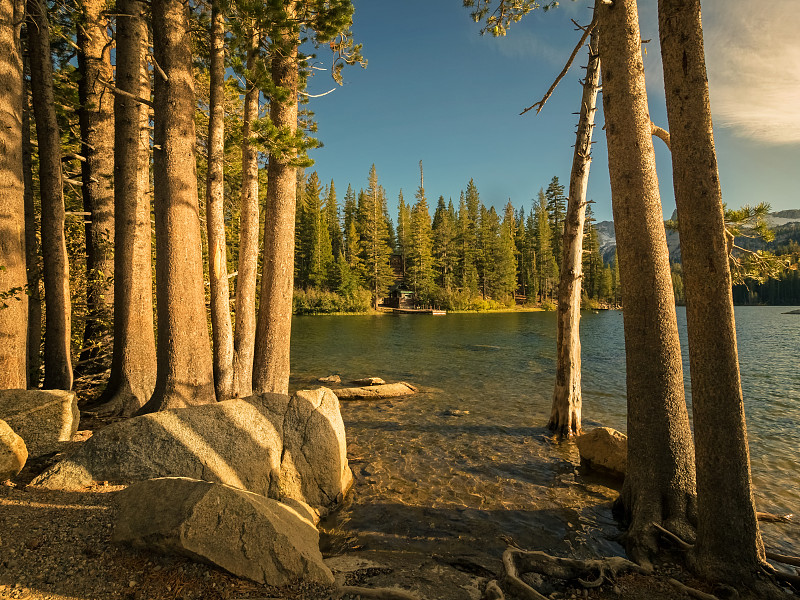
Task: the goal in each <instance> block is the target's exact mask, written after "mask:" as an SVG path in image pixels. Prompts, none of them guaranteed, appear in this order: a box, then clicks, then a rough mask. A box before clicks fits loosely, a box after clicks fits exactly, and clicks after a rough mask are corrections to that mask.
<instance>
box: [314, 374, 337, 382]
mask: <svg viewBox="0 0 800 600" xmlns="http://www.w3.org/2000/svg"><path fill="white" fill-rule="evenodd" d="M317 381H319V382H320V383H342V378H341V377H339V376H338V375H328V376H327V377H320V378H319V379H317Z"/></svg>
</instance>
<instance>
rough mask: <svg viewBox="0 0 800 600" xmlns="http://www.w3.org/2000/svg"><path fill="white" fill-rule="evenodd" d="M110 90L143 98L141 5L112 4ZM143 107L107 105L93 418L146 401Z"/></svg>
mask: <svg viewBox="0 0 800 600" xmlns="http://www.w3.org/2000/svg"><path fill="white" fill-rule="evenodd" d="M116 10H117V13H119V14H120V15H123V16H121V17H118V18H117V34H116V48H117V51H116V63H117V68H116V75H117V76H116V82H115V85H116V87H117V88H118V89H119V90H121V91H123V92H127V93H128V94H131V95H132V96H134V97H136V98H141V99H145V100H146V99H149V98H150V76H149V74H148V72H147V46H148V33H147V21H146V20H145V19H146V13H145V4H144V2H142V1H141V0H117V7H116ZM148 124H149V114H148V107H147V105H145V104H143V103H141V102H138V101H136V100H134V99H133V98H131V97H130V96H126V95H123V94H117V95H115V98H114V221H115V244H116V248H115V252H114V274H115V276H114V288H115V294H114V354H113V357H112V360H111V376H110V378H109V382H108V385H107V386H106V389H105V391H104V392H103V396H102V397H101V399H100V400H101V401H102V402H104V404H103V405H102V406H101V407H100V408H98V409H97V410H98V411H99V412H101V413H106V414H117V415H123V416H129V415H132V414H133V413H135V412H136V411H137V410H139V409H140V408H141V407H142V406H143V405H144V404H145V402H147V401H148V400H149V399H150V396H151V395H152V393H153V388H154V386H155V380H156V342H155V336H154V334H153V270H152V268H153V267H152V236H151V226H150V196H149V190H150V131H149V128H148Z"/></svg>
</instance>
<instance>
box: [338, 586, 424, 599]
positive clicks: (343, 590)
mask: <svg viewBox="0 0 800 600" xmlns="http://www.w3.org/2000/svg"><path fill="white" fill-rule="evenodd" d="M345 594H350V595H351V596H360V597H361V598H375V599H376V600H419V598H417V597H416V596H415V595H413V594H410V593H408V592H405V591H403V590H396V589H393V588H365V587H359V586H355V585H340V586H339V593H338V595H337V596H336V597H337V598H341V597H342V596H344V595H345Z"/></svg>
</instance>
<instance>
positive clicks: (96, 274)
mask: <svg viewBox="0 0 800 600" xmlns="http://www.w3.org/2000/svg"><path fill="white" fill-rule="evenodd" d="M105 4H106V2H105V0H83V2H81V3H80V8H81V14H80V18H79V19H80V20H79V22H78V24H77V41H78V47H79V48H80V51H79V52H78V68H79V71H80V80H79V83H78V98H79V101H80V109H79V121H80V131H81V149H80V152H81V154H82V155H83V160H82V162H81V193H82V195H83V210H84V211H86V212H88V213H90V215H91V216H90V218H89V220H88V221H87V223H86V303H87V309H88V312H87V315H86V322H85V325H84V334H83V342H84V343H83V345H84V348H85V350H84V351H83V352H82V353H81V356H80V360H81V361H86V360H89V359H91V358H94V357H95V356H97V354H98V352H99V350H100V346H101V345H102V344H103V343H104V338H105V336H106V334H107V333H109V329H110V327H109V326H110V324H111V323H110V321H111V316H112V313H113V306H114V286H113V281H114V252H113V249H114V187H113V177H114V150H113V144H114V98H113V95H112V92H111V90H110V89H109V88H108V83H109V82H110V81H111V80H112V68H111V42H110V40H109V36H108V18H107V17H106V16H105V15H104V8H105Z"/></svg>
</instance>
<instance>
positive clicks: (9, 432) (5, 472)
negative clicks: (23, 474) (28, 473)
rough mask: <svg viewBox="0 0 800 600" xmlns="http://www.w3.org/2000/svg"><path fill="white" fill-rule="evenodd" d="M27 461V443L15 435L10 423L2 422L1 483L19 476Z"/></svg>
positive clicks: (0, 434)
mask: <svg viewBox="0 0 800 600" xmlns="http://www.w3.org/2000/svg"><path fill="white" fill-rule="evenodd" d="M27 460H28V449H27V448H26V447H25V441H24V440H23V439H22V438H21V437H19V436H18V435H17V434H16V433H14V430H13V429H11V427H9V426H8V423H6V422H5V421H3V420H0V481H5V480H6V479H11V478H12V477H14V476H15V475H17V473H19V472H20V471H22V467H24V466H25V461H27Z"/></svg>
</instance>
